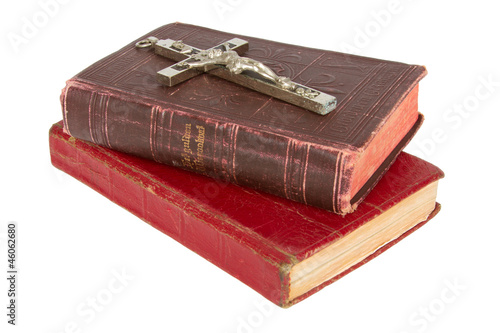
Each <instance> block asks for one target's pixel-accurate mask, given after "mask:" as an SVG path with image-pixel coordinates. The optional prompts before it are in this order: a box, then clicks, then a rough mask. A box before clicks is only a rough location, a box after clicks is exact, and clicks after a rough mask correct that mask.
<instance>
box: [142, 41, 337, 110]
mask: <svg viewBox="0 0 500 333" xmlns="http://www.w3.org/2000/svg"><path fill="white" fill-rule="evenodd" d="M151 46H153V47H154V50H155V53H156V54H158V55H161V56H164V57H167V58H169V59H172V60H175V61H178V62H177V63H175V64H173V65H172V66H170V67H167V68H164V69H162V70H161V71H159V72H158V73H157V79H158V81H159V82H161V83H162V84H165V85H167V86H169V87H171V86H174V85H176V84H178V83H181V82H183V81H186V80H188V79H190V78H192V77H195V76H197V75H199V74H201V73H203V72H208V73H210V74H212V75H215V76H218V77H221V78H223V79H226V80H228V81H231V82H235V83H237V84H240V85H242V86H245V87H247V88H250V89H253V90H256V91H259V92H261V93H264V94H267V95H269V96H272V97H275V98H278V99H280V100H283V101H285V102H288V103H291V104H294V105H297V106H300V107H303V108H305V109H307V110H310V111H313V112H316V113H318V114H321V115H326V114H328V113H329V112H330V111H332V110H333V109H335V107H336V106H337V99H336V98H335V96H331V95H328V94H325V93H322V92H321V91H318V90H315V89H312V88H309V87H306V86H303V85H300V84H298V83H295V82H293V81H292V80H291V79H290V78H287V77H284V76H278V75H277V74H276V73H274V72H273V71H272V70H271V69H270V68H269V67H268V66H266V65H264V64H263V63H261V62H259V61H257V60H254V59H250V58H246V57H241V55H242V54H244V53H245V52H246V51H247V50H248V42H247V41H245V40H243V39H239V38H233V39H231V40H228V41H227V42H225V43H222V44H220V45H217V46H215V47H212V48H210V49H208V50H200V49H197V48H195V47H192V46H189V45H186V44H184V43H183V42H182V41H174V40H172V39H162V40H160V39H158V38H156V37H149V38H147V39H144V40H141V41H140V42H138V43H137V44H136V47H139V48H144V47H151Z"/></svg>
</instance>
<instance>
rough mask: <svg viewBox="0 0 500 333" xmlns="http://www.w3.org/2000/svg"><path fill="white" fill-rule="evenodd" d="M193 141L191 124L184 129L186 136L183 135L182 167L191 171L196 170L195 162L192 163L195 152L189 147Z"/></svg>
mask: <svg viewBox="0 0 500 333" xmlns="http://www.w3.org/2000/svg"><path fill="white" fill-rule="evenodd" d="M190 141H191V124H186V127H185V129H184V134H183V135H182V145H183V148H184V149H183V152H182V165H183V166H185V167H188V168H190V169H193V168H194V164H193V161H191V156H192V155H193V151H192V150H191V148H190V147H189V143H190Z"/></svg>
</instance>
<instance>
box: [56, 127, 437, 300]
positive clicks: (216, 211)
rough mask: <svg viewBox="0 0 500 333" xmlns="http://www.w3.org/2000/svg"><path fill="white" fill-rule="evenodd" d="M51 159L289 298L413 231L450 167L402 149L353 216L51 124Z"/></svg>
mask: <svg viewBox="0 0 500 333" xmlns="http://www.w3.org/2000/svg"><path fill="white" fill-rule="evenodd" d="M50 151H51V158H52V163H53V165H54V166H56V167H57V168H59V169H61V170H63V171H65V172H67V173H68V174H70V175H72V176H73V177H75V178H76V179H78V180H80V181H82V182H83V183H84V184H87V185H88V186H90V187H91V188H93V189H95V190H96V191H98V192H99V193H101V194H102V195H104V196H105V197H107V198H109V199H110V200H111V201H113V202H115V203H117V204H118V205H120V206H122V207H124V208H125V209H127V210H129V211H130V212H132V213H133V214H135V215H137V216H138V217H139V218H141V219H143V220H144V221H146V222H148V223H149V224H150V225H152V226H153V227H155V228H157V229H158V230H160V231H162V232H164V233H165V234H167V235H169V236H170V237H172V238H174V239H175V240H177V241H178V242H180V243H181V244H183V245H185V246H186V247H188V248H189V249H191V250H193V251H194V252H196V253H198V254H199V255H201V256H202V257H204V258H206V259H207V260H209V261H210V262H212V263H213V264H215V265H217V266H219V267H220V268H221V269H223V270H224V271H226V272H228V273H229V274H231V275H232V276H234V277H236V278H237V279H239V280H241V281H242V282H244V283H245V284H247V285H248V286H250V287H251V288H253V289H255V290H256V291H258V292H259V293H261V294H262V295H263V296H264V297H266V298H267V299H269V300H270V301H272V302H274V303H276V304H277V305H279V306H282V307H288V306H291V305H293V304H295V303H296V302H299V301H301V300H303V299H304V298H306V297H308V296H310V295H311V294H313V293H315V292H317V291H318V290H320V289H322V288H324V287H325V286H327V285H328V284H330V283H332V282H334V281H335V280H337V279H339V278H340V277H342V276H344V275H345V274H347V273H349V272H350V271H352V270H353V269H355V268H357V267H359V266H360V265H362V264H364V263H366V262H367V261H369V260H371V259H373V258H374V257H376V256H378V255H379V254H380V253H382V252H383V251H385V250H386V249H387V248H389V247H391V246H392V245H394V244H395V243H396V242H398V241H400V240H401V239H402V238H404V237H406V236H408V235H409V234H410V233H412V232H413V231H414V230H416V229H417V228H419V227H421V226H422V225H423V224H424V223H425V222H427V221H428V220H429V219H431V218H432V217H434V215H435V214H436V213H437V212H438V211H439V204H437V203H436V201H435V199H436V190H437V182H438V180H439V178H441V177H443V173H442V171H441V170H439V169H438V168H437V167H435V166H433V165H432V164H429V163H427V162H425V161H423V160H421V159H419V158H417V157H414V156H411V155H409V154H406V153H402V154H401V155H400V156H399V158H398V159H397V160H396V161H395V163H394V164H393V166H392V167H391V168H390V169H389V171H388V172H387V173H386V175H385V176H384V177H383V178H382V179H381V180H380V182H379V184H378V185H377V186H376V187H375V189H374V190H373V191H372V192H371V193H370V194H369V195H368V196H367V197H366V199H365V201H364V202H363V203H362V204H360V205H359V207H358V209H357V210H356V212H354V213H352V214H348V215H346V216H345V217H342V216H340V215H337V214H334V213H332V212H329V211H326V210H323V209H319V208H316V207H312V206H309V205H304V204H301V203H297V202H294V201H290V200H286V199H283V198H280V197H277V196H273V195H270V194H267V193H263V192H259V191H255V190H251V189H246V188H243V187H239V186H236V185H233V184H229V183H222V182H219V181H216V180H214V179H212V178H208V177H205V176H203V175H199V174H196V173H191V172H188V171H184V170H181V169H179V168H174V167H169V166H166V165H162V164H159V163H156V162H154V161H150V160H146V159H142V158H139V157H135V156H132V155H128V154H124V153H120V152H117V151H114V150H111V149H108V148H104V147H100V146H97V145H95V144H92V143H90V142H86V141H83V140H79V139H75V138H73V137H70V136H69V135H67V134H66V133H64V131H63V129H62V124H61V123H57V124H54V126H53V127H52V128H51V130H50Z"/></svg>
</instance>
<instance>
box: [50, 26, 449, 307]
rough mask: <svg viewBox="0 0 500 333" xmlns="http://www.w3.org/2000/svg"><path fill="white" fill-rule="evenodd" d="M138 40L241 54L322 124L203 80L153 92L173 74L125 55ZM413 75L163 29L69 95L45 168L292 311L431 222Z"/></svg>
mask: <svg viewBox="0 0 500 333" xmlns="http://www.w3.org/2000/svg"><path fill="white" fill-rule="evenodd" d="M149 36H155V37H157V38H159V39H160V40H163V39H173V40H177V41H180V40H182V41H183V43H185V44H189V45H193V46H196V47H197V48H200V49H209V48H211V47H213V46H215V45H219V44H223V43H224V42H225V41H227V40H231V39H232V38H239V39H242V40H246V41H248V42H249V47H248V50H245V53H244V56H245V57H248V58H251V59H254V60H256V61H259V62H260V63H261V64H265V66H268V67H269V68H271V69H272V70H273V71H274V72H276V73H277V74H278V75H279V76H280V77H289V78H291V79H293V81H294V82H296V83H298V84H300V85H304V86H307V87H311V88H312V89H315V90H318V91H321V92H322V93H326V94H330V95H333V96H335V97H336V99H337V107H336V108H335V109H334V110H333V111H331V112H330V113H329V114H327V115H319V114H316V113H313V112H310V111H308V110H305V109H304V108H303V107H301V106H296V105H292V104H290V103H288V102H285V101H282V100H280V99H278V98H274V97H270V96H269V95H266V94H263V93H262V92H257V91H254V90H251V89H249V88H248V87H244V86H241V85H239V84H237V83H234V82H230V81H228V80H226V79H224V78H220V77H218V76H215V75H212V74H211V73H210V72H208V73H205V74H200V75H193V77H191V78H190V79H188V80H186V81H184V82H182V83H180V84H178V85H174V86H171V87H170V86H166V85H164V84H162V83H161V82H159V81H158V80H157V78H156V76H157V72H161V71H162V70H163V69H164V68H167V67H169V66H171V65H173V64H175V62H176V60H171V59H168V58H166V57H162V56H159V55H158V54H156V53H155V52H154V51H152V50H151V49H150V48H138V47H136V43H137V42H138V41H141V40H145V39H146V38H148V37H149ZM146 40H147V39H146ZM179 43H180V44H177V45H184V44H183V43H181V42H179ZM179 50H180V49H179ZM244 74H245V73H243V74H234V75H244ZM425 74H426V71H425V68H424V67H422V66H415V65H407V64H403V63H398V62H390V61H384V60H378V59H372V58H366V57H359V56H353V55H348V54H344V53H338V52H331V51H324V50H317V49H310V48H305V47H299V46H294V45H288V44H283V43H277V42H271V41H267V40H261V39H257V38H251V37H245V36H235V35H232V34H229V33H224V32H220V31H215V30H210V29H206V28H201V27H197V26H192V25H186V24H181V23H175V24H170V25H166V26H163V27H160V28H158V29H156V30H154V31H152V32H150V33H148V34H147V35H145V36H143V37H141V38H139V39H138V40H136V41H133V42H132V43H130V44H129V45H127V46H125V47H123V48H122V49H120V50H118V51H117V52H115V53H113V54H111V55H109V56H107V57H105V58H104V59H102V60H100V61H98V62H97V63H95V64H93V65H91V66H90V67H88V68H87V69H85V70H83V71H82V72H81V73H79V74H77V75H76V76H75V77H73V78H72V79H71V80H69V81H68V82H67V85H66V87H65V88H64V90H63V93H62V95H61V102H62V108H63V121H62V122H59V123H56V124H54V125H53V126H52V128H51V130H50V148H51V158H52V163H53V164H54V166H56V167H57V168H59V169H61V170H63V171H65V172H67V173H68V174H70V175H72V176H73V177H75V178H77V179H78V180H80V181H82V182H83V183H85V184H87V185H88V186H90V187H92V188H93V189H95V190H96V191H98V192H99V193H101V194H103V195H104V196H105V197H107V198H109V199H110V200H111V201H113V202H115V203H117V204H118V205H120V206H122V207H124V208H125V209H127V210H129V211H130V212H132V213H133V214H135V215H137V216H138V217H139V218H141V219H143V220H145V221H146V222H148V223H149V224H151V225H152V226H153V227H155V228H157V229H158V230H160V231H162V232H164V233H165V234H167V235H169V236H170V237H172V238H174V239H175V240H177V241H178V242H180V243H182V244H183V245H185V246H186V247H188V248H189V249H191V250H193V251H195V252H197V253H198V254H199V255H201V256H203V257H204V258H206V259H207V260H209V261H210V262H212V263H214V264H215V265H217V266H219V267H220V268H221V269H223V270H225V271H226V272H228V273H229V274H231V275H233V276H234V277H236V278H238V279H239V280H241V281H242V282H244V283H245V284H247V285H248V286H250V287H252V288H253V289H255V290H256V291H258V292H259V293H261V294H262V295H263V296H265V297H266V298H267V299H269V300H270V301H272V302H274V303H275V304H277V305H279V306H282V307H289V306H291V305H293V304H295V303H297V302H299V301H301V300H303V299H304V298H306V297H308V296H310V295H311V294H313V293H315V292H317V291H318V290H320V289H322V288H324V287H325V286H326V285H328V284H330V283H332V282H334V281H335V280H337V279H339V278H340V277H342V276H344V275H345V274H347V273H349V272H350V271H352V270H353V269H355V268H357V267H359V266H360V265H362V264H364V263H366V262H367V261H369V260H371V259H373V258H374V257H376V256H378V255H379V254H380V253H382V252H383V251H385V250H386V249H388V248H389V247H391V246H392V245H394V244H395V243H397V242H398V241H400V240H401V239H403V238H404V237H406V236H408V235H409V234H410V233H412V232H413V231H415V230H416V229H418V228H419V227H421V226H422V225H423V224H425V223H426V222H427V221H429V220H430V219H431V218H432V217H434V216H435V214H437V212H438V211H439V204H437V203H436V192H437V183H438V180H439V179H440V178H441V177H443V173H442V171H441V170H439V169H438V168H437V167H435V166H433V165H431V164H430V163H428V162H425V161H423V160H421V159H419V158H417V157H414V156H411V155H409V154H406V153H404V152H402V149H403V148H404V147H405V145H406V144H407V143H408V142H409V140H411V138H412V137H413V135H414V134H415V132H416V131H417V130H418V128H419V127H420V125H421V123H422V120H423V117H422V115H421V114H419V112H418V103H417V100H418V83H419V81H420V79H422V77H423V76H425ZM231 75H233V74H231Z"/></svg>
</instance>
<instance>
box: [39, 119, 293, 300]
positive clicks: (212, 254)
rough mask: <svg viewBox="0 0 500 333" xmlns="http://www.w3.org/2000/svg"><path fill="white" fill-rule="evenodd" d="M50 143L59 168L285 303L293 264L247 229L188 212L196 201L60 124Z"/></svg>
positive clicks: (54, 128)
mask: <svg viewBox="0 0 500 333" xmlns="http://www.w3.org/2000/svg"><path fill="white" fill-rule="evenodd" d="M49 143H50V154H51V161H52V164H53V165H54V166H55V167H56V168H58V169H60V170H62V171H64V172H66V173H68V174H69V175H71V176H73V177H75V178H76V179H78V180H80V181H81V182H83V183H84V184H86V185H88V186H89V187H91V188H93V189H94V190H96V191H97V192H99V193H100V194H102V195H104V196H105V197H107V198H109V199H110V200H111V201H113V202H115V203H116V204H118V205H120V206H121V207H123V208H125V209H127V210H128V211H130V212H131V213H133V214H134V215H136V216H137V217H139V218H141V219H142V220H144V221H147V223H148V224H150V225H151V226H153V227H154V228H156V229H158V230H160V231H161V232H163V233H165V234H167V235H168V236H170V237H172V238H173V239H175V240H176V241H178V242H179V243H181V244H183V245H184V246H186V247H187V248H189V249H191V250H192V251H194V252H196V253H198V254H199V255H200V256H202V257H204V258H205V259H207V260H209V261H210V262H212V263H213V264H215V265H217V266H218V267H220V268H221V269H223V270H224V271H226V272H227V273H229V274H231V275H232V276H234V277H236V278H238V279H239V280H241V281H242V282H243V283H245V284H247V285H248V286H250V287H251V288H253V289H255V290H256V291H257V292H259V293H261V294H262V295H263V296H264V297H266V298H267V299H269V300H270V301H271V302H273V303H275V304H277V305H279V306H284V305H285V304H286V302H287V295H288V293H287V291H288V289H287V285H286V277H284V276H283V273H282V270H283V268H282V266H283V265H286V263H288V265H289V264H290V260H289V259H288V258H287V257H286V256H285V255H283V254H282V253H281V252H279V251H277V250H275V249H273V248H270V247H266V245H265V244H263V243H262V242H261V241H255V240H253V239H252V237H251V236H249V234H248V233H247V232H246V231H245V230H238V229H229V228H228V224H229V223H228V221H227V218H225V217H222V218H221V217H220V215H218V214H217V212H216V211H208V209H207V211H203V212H195V211H193V210H192V209H185V207H186V205H188V206H189V205H193V203H190V204H187V202H188V201H190V200H192V199H189V198H184V197H183V196H182V195H179V194H178V193H177V192H176V191H175V190H173V191H170V189H165V188H164V187H163V186H158V185H159V184H157V182H156V181H155V180H154V179H151V178H148V177H146V176H144V175H143V174H142V173H141V172H140V171H139V170H134V169H133V168H131V167H130V166H128V165H124V164H123V163H121V162H116V161H114V160H113V157H111V156H109V155H108V154H107V152H106V151H105V149H104V148H100V147H96V146H94V145H92V144H88V143H86V142H83V141H79V140H71V138H70V137H69V136H68V135H67V134H65V133H63V131H62V128H61V127H60V126H58V124H55V125H53V126H52V128H51V130H50V133H49ZM161 185H163V184H161ZM138 203H141V204H138ZM194 206H195V207H196V205H194ZM203 214H205V215H203Z"/></svg>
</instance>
